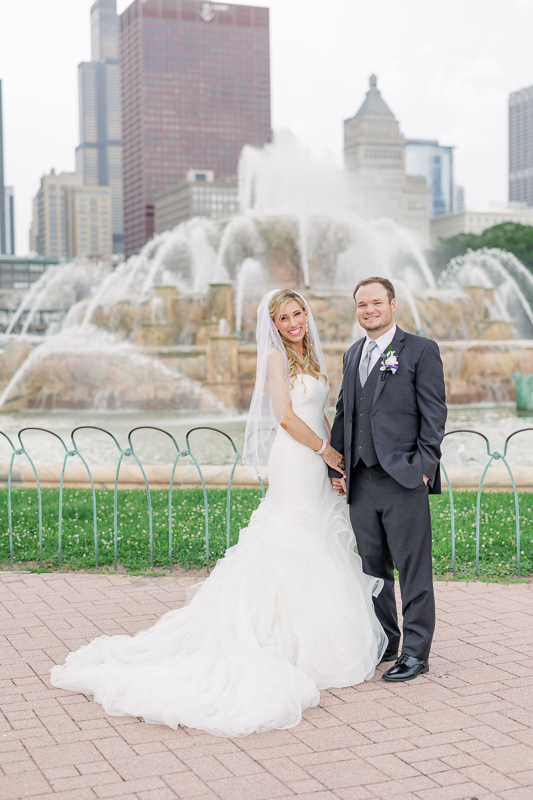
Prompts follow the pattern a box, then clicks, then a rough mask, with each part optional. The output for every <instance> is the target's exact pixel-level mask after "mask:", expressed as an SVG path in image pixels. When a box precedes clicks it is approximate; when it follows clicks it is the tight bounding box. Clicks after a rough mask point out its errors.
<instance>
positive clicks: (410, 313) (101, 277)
mask: <svg viewBox="0 0 533 800" xmlns="http://www.w3.org/2000/svg"><path fill="white" fill-rule="evenodd" d="M239 195H240V203H241V210H242V213H241V214H240V215H238V216H235V217H233V218H231V219H229V220H216V221H215V220H210V219H206V218H194V219H191V220H188V221H187V222H185V223H182V224H181V225H179V226H178V227H177V228H176V229H174V230H173V231H167V232H165V233H162V234H158V235H156V236H154V238H153V239H151V240H150V241H149V242H148V243H147V244H146V245H145V246H144V248H143V249H142V250H141V252H140V253H139V254H137V255H135V256H133V257H131V258H130V259H129V260H128V262H126V263H123V264H120V265H119V266H118V267H117V268H116V269H115V270H108V269H107V268H106V267H104V266H103V265H101V264H93V263H88V262H86V261H82V260H75V261H73V262H71V263H70V264H65V265H61V266H60V267H52V268H50V269H49V270H48V271H47V272H46V273H44V275H43V276H42V278H41V279H40V280H39V281H38V282H37V283H36V284H34V286H33V287H32V289H31V291H30V292H29V293H28V295H27V296H26V298H25V300H24V301H23V303H22V304H21V305H20V306H19V309H18V310H17V312H16V313H15V315H14V316H13V317H12V319H11V321H10V323H9V326H8V328H7V330H6V332H5V334H4V335H3V336H0V340H1V341H0V409H2V410H3V411H6V410H14V409H20V408H65V407H68V408H95V407H97V408H109V407H111V408H116V407H119V408H123V409H129V408H138V409H153V410H158V409H167V408H180V409H182V408H192V409H194V408H204V407H205V408H217V407H220V404H222V405H223V406H225V407H241V408H245V407H246V406H247V404H248V402H249V398H250V393H251V388H252V386H253V380H254V374H255V345H254V337H255V314H256V308H257V303H258V301H259V298H260V297H261V295H262V294H263V293H264V291H266V290H267V289H268V288H271V287H274V286H280V287H281V286H291V287H295V288H299V289H301V290H303V291H305V293H306V297H308V300H309V303H310V306H311V307H312V310H313V313H314V315H315V317H316V320H317V324H318V327H319V329H320V331H321V335H322V337H323V343H324V351H325V354H326V358H327V360H328V369H329V372H330V377H331V384H332V394H333V399H334V397H335V394H336V392H337V391H338V388H339V385H340V380H341V374H342V355H343V353H344V351H345V350H346V348H347V347H348V346H349V344H350V343H351V342H352V341H353V340H354V338H355V337H356V336H359V335H360V330H358V328H357V325H354V307H353V299H352V292H353V287H354V286H355V284H356V283H357V281H358V280H360V279H361V278H363V277H368V276H369V275H372V274H378V275H383V276H385V277H389V278H390V279H391V280H392V281H393V282H394V283H395V285H396V287H397V291H398V309H397V320H398V323H399V324H400V326H401V327H402V328H404V329H405V330H407V331H410V332H412V333H418V334H421V333H425V334H426V335H428V336H431V337H433V338H435V339H437V340H438V341H439V344H440V345H441V351H442V354H443V360H444V363H445V373H446V380H447V391H448V399H449V400H450V401H451V402H473V401H479V400H509V399H511V398H512V397H513V392H514V390H513V383H512V373H513V372H514V371H517V370H522V371H533V340H532V338H531V337H532V336H533V312H532V310H531V303H532V302H533V279H532V277H531V275H530V273H529V272H528V271H527V270H526V269H525V268H524V267H523V266H522V265H521V264H520V262H518V261H517V259H516V258H515V257H514V256H512V255H511V254H509V253H505V252H504V251H496V250H483V251H477V252H475V253H472V252H470V253H467V254H466V255H465V256H462V257H460V258H458V259H454V260H453V261H452V262H451V263H450V265H449V266H448V268H447V270H446V271H445V273H444V274H443V275H442V276H441V278H440V280H439V283H438V286H437V284H436V281H435V278H434V276H433V273H432V272H431V270H430V268H429V267H428V265H427V263H426V260H425V258H424V254H423V252H422V251H421V249H420V247H419V245H418V243H417V241H416V239H415V237H414V235H413V234H412V233H410V232H409V231H406V230H404V229H402V228H400V227H399V226H398V225H397V224H396V223H394V222H392V221H391V220H387V219H380V220H373V221H371V222H364V221H363V220H361V219H360V218H359V217H358V216H357V215H356V214H355V213H353V211H352V210H351V200H350V191H349V185H348V183H347V181H346V176H345V174H344V173H343V172H342V171H341V170H339V169H337V168H336V167H335V166H334V165H332V164H331V163H330V162H329V161H328V160H327V159H319V158H315V157H313V156H311V154H309V153H308V152H307V151H306V150H305V149H304V148H302V147H301V146H300V145H299V144H298V142H297V141H296V140H295V139H294V137H293V136H292V135H290V134H288V133H287V132H284V133H282V135H280V136H278V137H277V138H276V140H275V142H274V143H273V144H271V145H267V146H266V147H264V148H262V149H256V148H251V147H245V148H244V150H243V153H242V156H241V161H240V166H239ZM65 283H68V284H69V285H72V287H73V288H74V291H75V294H76V299H77V302H76V303H75V304H74V305H73V306H72V307H71V309H70V311H69V313H68V314H67V316H66V318H65V320H64V321H63V323H62V325H61V327H60V329H59V330H58V331H55V332H54V331H48V332H47V334H46V335H45V336H41V337H36V336H35V335H32V330H33V329H32V324H33V323H32V319H33V315H34V314H35V313H36V312H37V309H38V308H39V306H41V305H42V304H43V302H44V300H45V298H46V296H47V293H48V292H51V291H53V290H54V288H57V286H62V285H65ZM221 320H225V322H224V324H221ZM517 335H518V336H520V337H522V341H518V340H517V339H516V337H517Z"/></svg>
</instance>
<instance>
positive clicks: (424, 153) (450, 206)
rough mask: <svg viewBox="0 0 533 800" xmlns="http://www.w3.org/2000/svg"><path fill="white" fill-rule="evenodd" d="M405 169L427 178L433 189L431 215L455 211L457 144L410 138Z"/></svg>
mask: <svg viewBox="0 0 533 800" xmlns="http://www.w3.org/2000/svg"><path fill="white" fill-rule="evenodd" d="M405 171H406V173H407V174H408V175H419V176H422V177H423V178H425V179H426V183H427V185H428V188H429V191H430V198H429V216H430V217H438V216H440V215H441V214H451V213H452V211H455V209H454V184H453V147H446V146H444V145H441V144H439V143H438V142H436V141H434V140H432V139H408V140H407V141H406V142H405Z"/></svg>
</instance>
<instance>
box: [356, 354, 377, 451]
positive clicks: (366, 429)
mask: <svg viewBox="0 0 533 800" xmlns="http://www.w3.org/2000/svg"><path fill="white" fill-rule="evenodd" d="M379 364H380V360H379V359H378V361H377V363H376V364H375V365H374V368H373V369H372V372H371V373H370V375H369V376H368V378H367V381H366V383H365V385H364V386H361V380H360V378H359V369H357V375H356V377H355V408H354V417H353V428H352V430H353V441H352V467H355V466H356V465H357V462H358V461H359V459H361V461H362V462H363V464H365V465H366V466H367V467H374V466H376V464H379V458H378V454H377V453H376V448H375V447H374V437H373V435H372V426H371V424H370V414H371V412H372V401H373V399H374V392H375V390H376V384H377V382H378V380H379V379H380V378H381V371H380V369H379Z"/></svg>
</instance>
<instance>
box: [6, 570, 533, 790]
mask: <svg viewBox="0 0 533 800" xmlns="http://www.w3.org/2000/svg"><path fill="white" fill-rule="evenodd" d="M191 582H194V579H192V578H191V577H189V576H187V575H186V574H183V573H182V574H180V575H177V576H176V577H173V578H170V577H162V578H155V579H152V578H135V577H127V576H114V575H113V576H93V575H75V574H52V575H30V574H21V573H0V617H1V625H2V629H1V632H2V634H3V635H2V636H0V639H1V643H0V663H1V665H2V666H1V669H0V702H1V708H2V714H3V716H0V765H1V770H0V800H18V798H39V800H48V798H50V799H51V798H53V799H54V800H59V798H64V800H94V798H115V797H116V798H122V800H133V799H134V798H138V799H139V800H172V798H182V799H183V800H189V799H191V800H193V799H194V800H207V798H221V800H268V799H269V798H279V799H280V800H283V798H298V800H326V798H332V799H333V798H341V800H367V799H368V800H372V798H380V800H384V798H392V800H473V798H478V800H493V798H504V799H505V800H531V799H532V798H533V585H530V584H528V585H524V584H522V585H514V586H503V585H496V584H492V585H490V584H489V585H487V584H458V583H456V584H452V583H450V584H447V583H437V584H436V591H437V609H438V628H437V635H436V641H435V645H434V649H433V653H432V658H431V670H430V673H429V675H427V676H421V677H420V678H418V679H417V680H416V681H413V682H411V683H407V684H404V685H399V686H393V685H392V686H391V685H389V684H386V683H385V682H384V681H381V680H380V675H379V674H377V675H376V676H375V678H374V680H373V681H371V682H369V683H365V684H364V685H362V686H356V687H355V688H348V689H342V690H335V691H329V692H323V693H322V699H321V704H320V706H319V707H318V708H316V709H313V710H311V711H308V712H307V713H306V714H305V720H304V721H303V722H302V723H301V724H300V725H299V726H298V727H297V728H293V729H292V730H290V731H273V732H270V733H266V734H259V735H253V736H249V737H246V738H244V739H236V740H226V739H219V738H215V737H213V736H210V735H208V734H205V733H200V732H198V731H194V730H190V729H180V730H178V731H173V730H170V729H168V728H164V727H160V726H155V725H148V724H146V723H144V722H140V721H139V720H137V719H131V718H115V717H108V716H106V714H105V713H104V712H103V711H102V709H101V708H100V706H98V705H95V704H94V703H92V702H91V701H90V700H88V699H87V698H85V697H83V696H82V695H77V694H71V693H69V692H64V691H61V690H57V689H52V688H51V687H50V684H49V682H48V673H49V669H50V667H51V666H52V664H54V663H58V662H59V663H62V661H63V659H64V657H65V655H66V653H67V651H68V650H71V649H75V648H77V647H79V646H80V645H81V644H83V643H85V642H87V641H89V640H90V639H92V638H93V637H95V636H98V635H99V634H100V633H104V632H105V633H123V632H128V633H133V632H135V631H137V630H139V629H140V628H143V627H146V626H147V625H148V624H149V623H151V622H153V621H154V620H155V619H156V618H157V617H158V616H159V615H160V614H162V613H163V612H165V611H167V610H168V609H170V608H174V607H175V606H177V605H179V604H181V603H182V602H183V601H184V596H185V587H186V586H187V585H188V584H190V583H191ZM382 669H383V668H380V670H382Z"/></svg>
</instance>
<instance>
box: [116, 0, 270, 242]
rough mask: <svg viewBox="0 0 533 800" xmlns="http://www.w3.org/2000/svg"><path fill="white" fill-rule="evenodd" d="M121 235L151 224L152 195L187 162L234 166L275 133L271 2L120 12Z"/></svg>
mask: <svg viewBox="0 0 533 800" xmlns="http://www.w3.org/2000/svg"><path fill="white" fill-rule="evenodd" d="M120 50H121V78H122V126H123V130H122V133H123V156H124V161H123V163H124V244H125V253H126V255H131V254H132V253H136V252H138V251H139V250H140V248H141V247H142V246H143V244H144V243H145V242H146V241H147V240H148V239H149V238H150V237H151V236H152V234H153V231H154V197H155V195H156V194H158V193H160V192H163V191H165V190H166V189H170V188H172V187H173V186H176V185H177V184H179V183H182V182H183V181H185V179H186V174H187V170H189V169H191V168H196V169H202V170H214V171H215V175H216V177H217V178H219V177H222V176H225V175H235V174H236V172H237V165H238V160H239V154H240V151H241V149H242V147H243V146H244V145H245V144H251V145H256V146H261V145H263V144H265V142H268V141H269V140H270V136H271V129H270V57H269V9H268V8H257V7H254V6H237V5H229V4H226V3H224V4H222V3H210V2H199V1H198V0H144V1H143V0H134V2H133V3H132V4H131V5H130V6H129V7H128V8H127V9H126V11H124V13H123V14H122V15H121V17H120Z"/></svg>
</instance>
